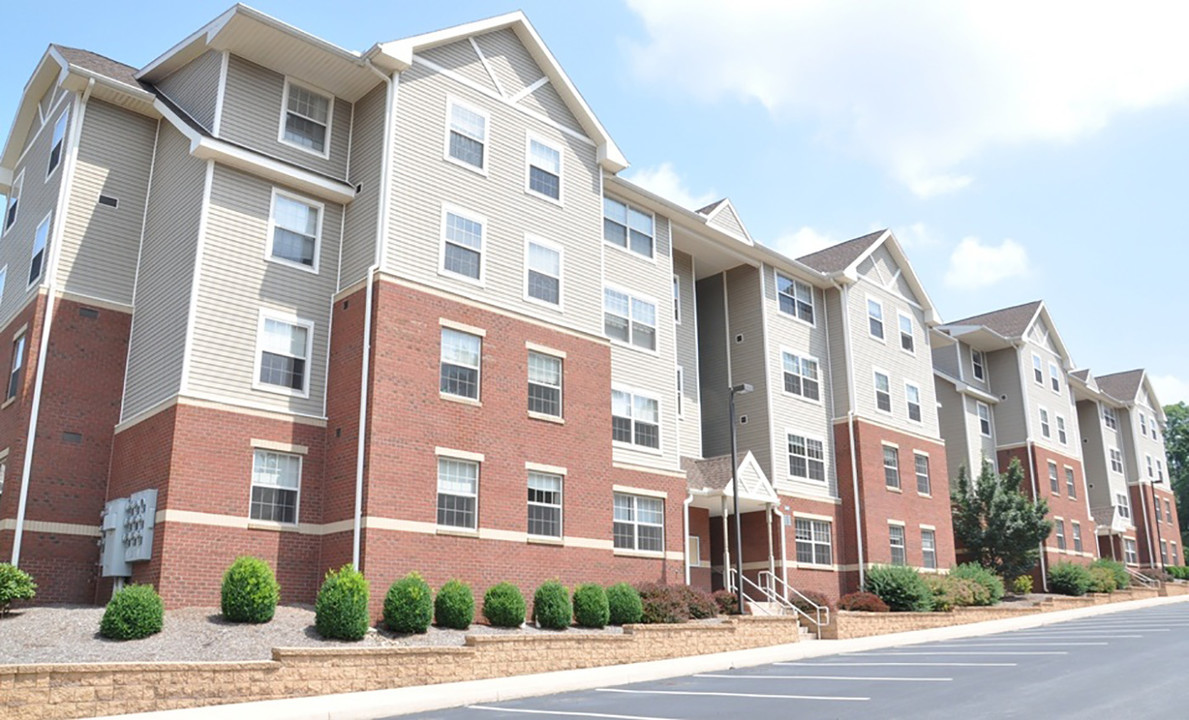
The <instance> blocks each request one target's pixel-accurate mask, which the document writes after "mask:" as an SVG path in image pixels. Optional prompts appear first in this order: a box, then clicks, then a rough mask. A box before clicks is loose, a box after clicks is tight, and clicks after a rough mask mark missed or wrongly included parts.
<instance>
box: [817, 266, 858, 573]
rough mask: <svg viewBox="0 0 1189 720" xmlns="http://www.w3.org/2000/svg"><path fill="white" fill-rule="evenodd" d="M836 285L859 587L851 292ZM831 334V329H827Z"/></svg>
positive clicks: (856, 454) (844, 286)
mask: <svg viewBox="0 0 1189 720" xmlns="http://www.w3.org/2000/svg"><path fill="white" fill-rule="evenodd" d="M831 282H833V283H834V287H836V288H838V289H839V291H841V293H842V352H843V357H844V359H845V361H846V431H847V433H849V436H850V479H851V485H852V487H853V489H854V494H855V543H856V545H855V549H856V550H857V551H858V560H859V589H860V590H862V589H863V585H864V584H865V583H866V581H867V570H866V567H865V564H864V562H865V560H864V554H863V511H862V505H863V503H862V501H861V500H860V499H859V464H858V463H859V458H858V453H857V452H856V451H855V368H854V361H853V358H852V357H851V348H850V312H849V310H850V293H849V290H848V287H849V286H847V285H842V284H839V283H838V282H836V281H831ZM826 333H827V334H829V330H828V329H827V331H826Z"/></svg>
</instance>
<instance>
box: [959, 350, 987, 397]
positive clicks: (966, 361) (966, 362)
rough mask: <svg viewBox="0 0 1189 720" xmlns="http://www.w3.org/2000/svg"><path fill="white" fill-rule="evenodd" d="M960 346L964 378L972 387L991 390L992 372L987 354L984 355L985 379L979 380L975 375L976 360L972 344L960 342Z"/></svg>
mask: <svg viewBox="0 0 1189 720" xmlns="http://www.w3.org/2000/svg"><path fill="white" fill-rule="evenodd" d="M958 348H959V351H960V352H961V353H962V380H963V381H965V382H966V384H968V385H970V386H971V387H976V388H978V389H979V390H985V391H987V392H990V388H991V385H990V382H991V372H990V370H989V369H988V368H987V363H986V354H985V353H984V355H983V379H982V380H979V379H977V378H976V377H974V360H973V356H972V355H971V352H970V346H969V345H967V344H966V343H958Z"/></svg>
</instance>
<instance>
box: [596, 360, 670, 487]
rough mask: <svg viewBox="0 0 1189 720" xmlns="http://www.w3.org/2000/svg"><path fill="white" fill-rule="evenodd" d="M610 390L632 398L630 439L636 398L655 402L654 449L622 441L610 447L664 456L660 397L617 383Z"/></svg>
mask: <svg viewBox="0 0 1189 720" xmlns="http://www.w3.org/2000/svg"><path fill="white" fill-rule="evenodd" d="M611 389H612V390H613V391H619V392H622V393H628V394H629V395H631V396H632V418H631V419H632V437H633V438H635V437H636V414H635V413H636V396H639V397H643V398H647V399H649V400H655V401H656V447H654V448H651V447H648V446H647V445H637V444H636V443H634V442H631V443H627V442H623V441H622V440H615V439H612V440H611V446H612V447H617V448H622V449H624V450H633V451H635V452H642V453H648V454H649V455H664V454H665V433H664V428H665V415H664V408H665V404H664V403H663V402H662V401H661V396H660V395H658V394H656V393H652V392H648V391H647V390H637V389H636V388H633V387H629V386H627V385H620V384H618V383H611ZM608 400H610V398H608ZM617 487H618V486H617ZM616 492H621V491H620V490H618V489H617V490H616ZM622 492H623V493H625V494H629V495H631V494H636V495H641V494H644V492H645V491H642V490H623V491H622Z"/></svg>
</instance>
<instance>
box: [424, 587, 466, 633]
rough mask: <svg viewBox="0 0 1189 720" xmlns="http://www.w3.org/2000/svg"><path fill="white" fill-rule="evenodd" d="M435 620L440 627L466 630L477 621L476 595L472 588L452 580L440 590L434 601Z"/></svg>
mask: <svg viewBox="0 0 1189 720" xmlns="http://www.w3.org/2000/svg"><path fill="white" fill-rule="evenodd" d="M433 619H434V622H435V623H437V625H438V627H444V628H452V629H454V630H466V629H467V628H469V627H470V626H471V621H472V620H474V619H475V594H474V593H472V592H471V586H470V585H467V584H466V583H464V582H461V581H459V580H451V581H450V582H448V583H446V584H445V585H443V586H442V589H441V590H438V596H437V597H436V598H434V601H433Z"/></svg>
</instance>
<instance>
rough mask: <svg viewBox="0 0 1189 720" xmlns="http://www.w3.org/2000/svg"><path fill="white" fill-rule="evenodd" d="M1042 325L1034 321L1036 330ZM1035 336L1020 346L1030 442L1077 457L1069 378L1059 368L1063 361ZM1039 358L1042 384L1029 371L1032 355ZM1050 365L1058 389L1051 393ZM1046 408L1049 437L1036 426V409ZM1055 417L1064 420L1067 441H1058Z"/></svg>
mask: <svg viewBox="0 0 1189 720" xmlns="http://www.w3.org/2000/svg"><path fill="white" fill-rule="evenodd" d="M1043 324H1044V321H1043V320H1038V321H1037V323H1036V327H1037V328H1038V329H1039V328H1040V327H1041V326H1042V325H1043ZM1038 335H1039V334H1038V333H1035V332H1034V333H1033V337H1029V338H1028V341H1027V343H1026V344H1025V345H1024V348H1023V353H1024V368H1025V373H1026V375H1025V381H1024V387H1025V388H1026V389H1027V393H1028V411H1029V412H1030V413H1031V416H1030V422H1031V423H1032V439H1033V440H1034V441H1036V443H1037V444H1038V445H1041V446H1043V447H1045V448H1048V449H1050V450H1052V451H1054V452H1058V453H1061V454H1062V455H1065V456H1067V457H1074V458H1080V457H1081V448H1080V447H1079V445H1080V443H1078V442H1077V436H1076V431H1075V425H1076V420H1077V411H1076V410H1075V408H1074V405H1073V395H1072V393H1071V392H1070V390H1069V378H1068V376H1067V375H1066V374H1065V370H1064V369H1063V365H1064V359H1063V358H1062V357H1061V356H1060V355H1058V354H1057V353H1056V351H1054V350H1053V347H1052V345H1051V344H1050V343H1044V344H1041V343H1040V342H1038V340H1039V338H1038ZM1033 354H1036V355H1039V356H1040V359H1041V366H1042V368H1043V371H1044V382H1043V384H1042V383H1038V382H1036V378H1035V377H1034V375H1033V372H1032V356H1033ZM1050 363H1052V364H1056V366H1057V377H1058V378H1059V380H1060V390H1059V391H1054V390H1053V389H1052V386H1051V385H1050V382H1049V365H1050ZM1042 407H1043V408H1046V409H1047V410H1048V411H1049V424H1050V425H1051V426H1052V427H1051V431H1050V435H1051V437H1048V438H1046V437H1044V435H1043V433H1042V432H1041V426H1040V408H1042ZM1057 416H1062V417H1064V418H1065V423H1066V429H1067V433H1068V442H1066V443H1065V444H1062V443H1061V442H1060V440H1059V438H1058V433H1057Z"/></svg>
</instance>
